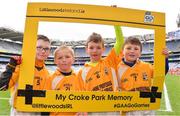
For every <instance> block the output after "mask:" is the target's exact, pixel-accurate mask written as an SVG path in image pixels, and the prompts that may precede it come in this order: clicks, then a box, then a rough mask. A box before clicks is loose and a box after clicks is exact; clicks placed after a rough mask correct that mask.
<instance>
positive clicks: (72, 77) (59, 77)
mask: <svg viewBox="0 0 180 116" xmlns="http://www.w3.org/2000/svg"><path fill="white" fill-rule="evenodd" d="M54 63H55V64H56V65H57V69H56V71H55V72H54V73H53V75H52V76H51V77H50V78H49V79H50V81H48V89H50V90H60V91H77V90H80V89H79V88H78V85H79V84H78V80H77V75H76V73H75V72H74V71H73V69H72V64H73V63H74V51H73V49H72V48H71V47H68V46H65V45H62V46H60V47H58V48H57V49H56V50H55V52H54ZM50 115H52V116H64V115H68V116H73V115H76V112H52V113H50Z"/></svg>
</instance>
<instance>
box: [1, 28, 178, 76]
mask: <svg viewBox="0 0 180 116" xmlns="http://www.w3.org/2000/svg"><path fill="white" fill-rule="evenodd" d="M134 36H136V37H137V38H139V39H140V40H141V42H142V45H143V51H142V57H141V59H142V60H143V61H147V62H151V63H153V47H154V34H145V35H134ZM125 38H126V37H125ZM22 40H23V33H20V32H17V31H15V30H12V29H8V28H3V27H1V28H0V72H2V71H3V70H4V69H5V65H6V64H7V63H8V62H9V58H10V57H11V56H13V55H20V54H21V50H22ZM104 40H105V46H106V51H105V53H104V54H103V56H106V55H107V54H108V52H109V51H110V49H111V48H112V47H113V45H114V42H115V38H104ZM62 44H66V45H68V46H71V47H72V48H73V49H74V51H75V63H74V66H75V67H76V68H77V67H80V66H82V65H83V64H84V63H85V62H86V61H89V57H88V56H87V54H86V52H85V49H84V47H85V40H81V41H63V42H62V41H60V40H52V47H51V54H50V56H49V57H48V59H47V61H46V65H47V66H48V68H49V69H50V70H55V64H54V60H53V59H54V58H53V52H54V50H55V49H56V48H57V46H60V45H62ZM166 46H167V47H168V49H169V50H170V51H171V52H170V56H169V62H170V70H169V73H170V74H174V75H180V30H176V31H172V32H168V33H167V34H166Z"/></svg>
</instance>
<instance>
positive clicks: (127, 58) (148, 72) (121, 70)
mask: <svg viewBox="0 0 180 116" xmlns="http://www.w3.org/2000/svg"><path fill="white" fill-rule="evenodd" d="M141 52H142V44H141V42H140V40H139V39H138V38H135V37H129V38H127V39H126V40H125V42H124V44H123V59H122V61H121V62H120V63H119V65H118V83H119V86H120V89H121V91H142V92H148V91H150V87H151V84H152V78H153V66H152V65H151V64H150V63H146V62H143V61H141V60H139V57H140V56H141ZM162 54H163V55H165V56H166V73H167V72H168V68H169V66H168V59H167V57H168V56H169V53H168V49H167V48H165V49H163V50H162ZM126 115H127V116H129V115H135V116H142V115H155V112H154V111H152V110H149V111H148V110H146V111H130V112H126Z"/></svg>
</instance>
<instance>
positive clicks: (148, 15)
mask: <svg viewBox="0 0 180 116" xmlns="http://www.w3.org/2000/svg"><path fill="white" fill-rule="evenodd" d="M153 21H154V16H152V15H151V12H149V11H147V12H145V16H144V22H145V23H152V22H153Z"/></svg>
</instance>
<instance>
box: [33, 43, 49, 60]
mask: <svg viewBox="0 0 180 116" xmlns="http://www.w3.org/2000/svg"><path fill="white" fill-rule="evenodd" d="M50 47H51V46H50V43H49V42H47V41H43V40H37V43H36V60H39V61H44V60H46V59H47V57H48V56H49V54H50Z"/></svg>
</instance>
